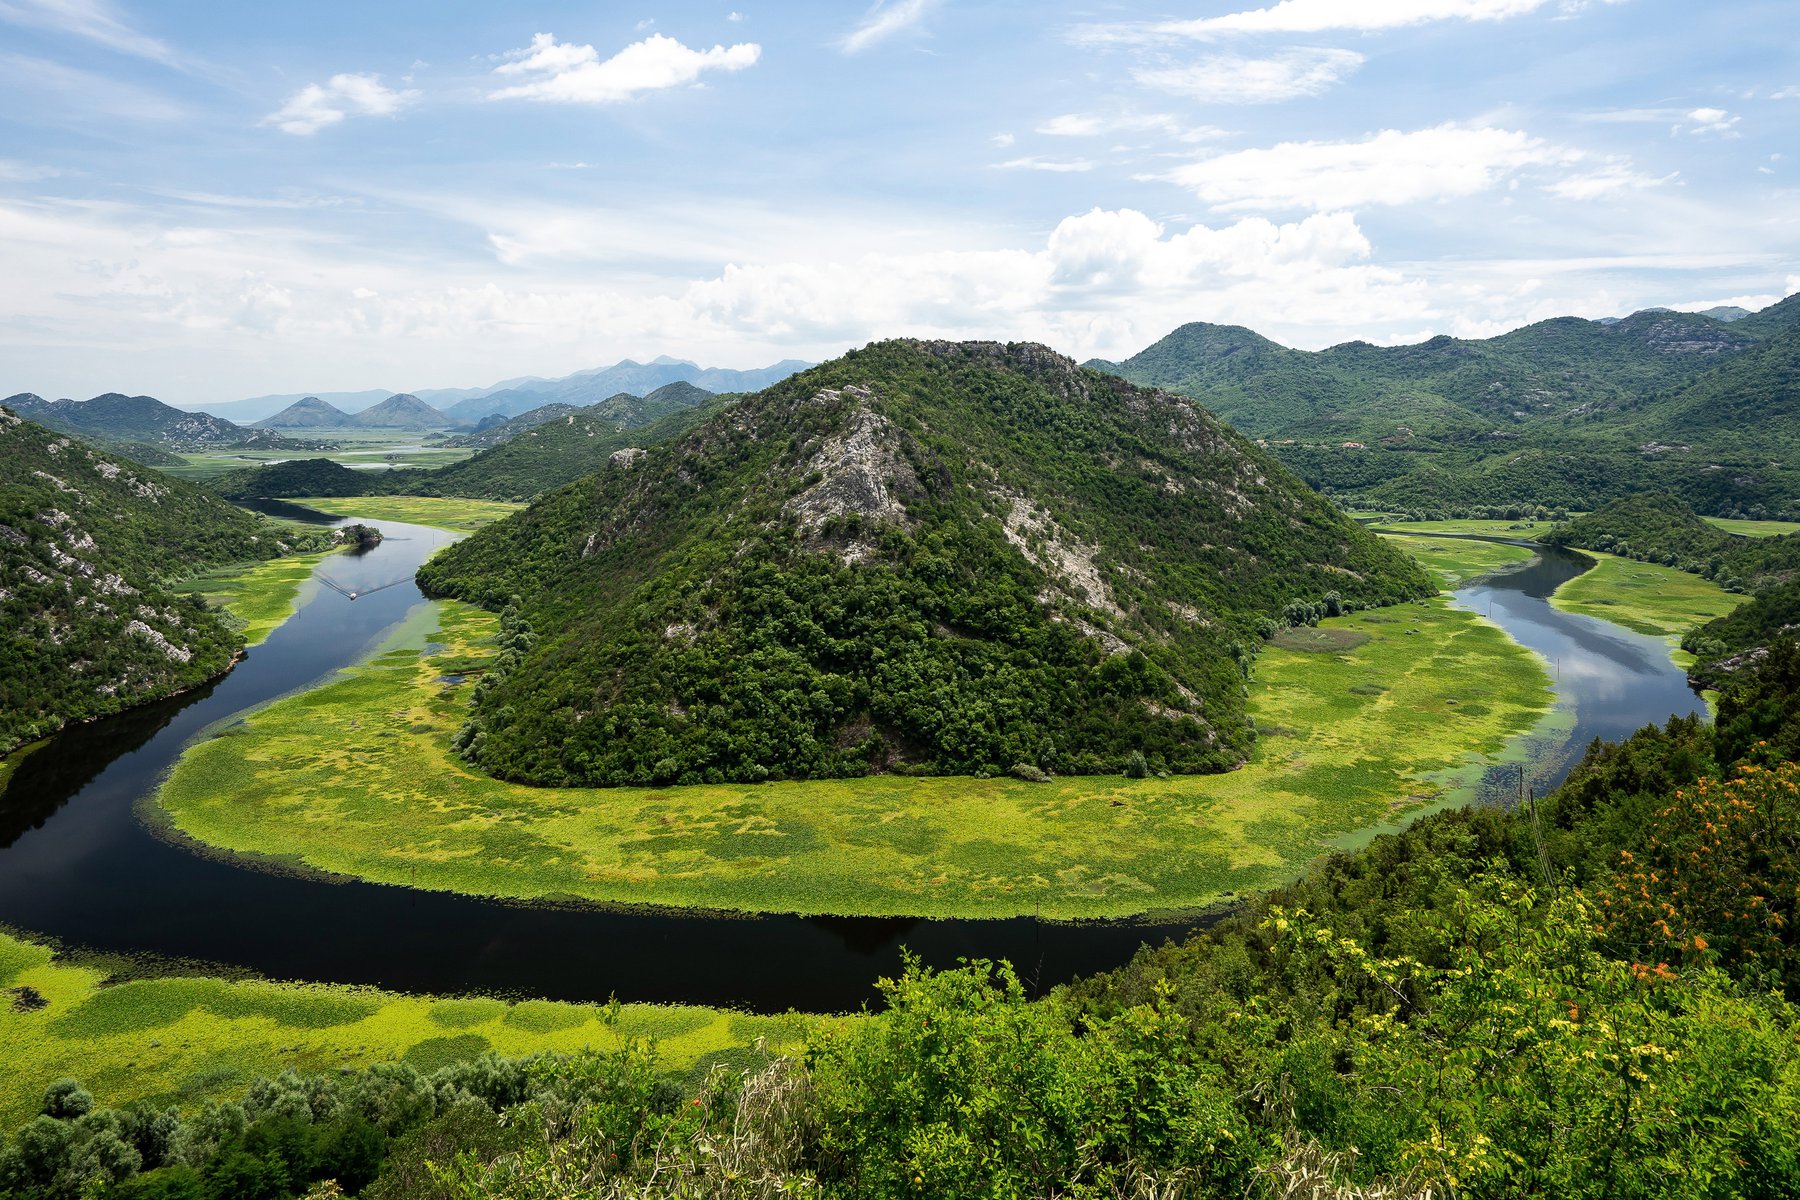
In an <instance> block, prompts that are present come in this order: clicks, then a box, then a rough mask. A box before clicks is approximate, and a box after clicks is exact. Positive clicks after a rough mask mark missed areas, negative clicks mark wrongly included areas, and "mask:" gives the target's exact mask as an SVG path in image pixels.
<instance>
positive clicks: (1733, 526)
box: [1700, 517, 1800, 538]
mask: <svg viewBox="0 0 1800 1200" xmlns="http://www.w3.org/2000/svg"><path fill="white" fill-rule="evenodd" d="M1700 519H1701V520H1702V521H1705V522H1706V523H1707V524H1708V525H1711V526H1712V527H1713V528H1714V529H1723V530H1724V531H1725V532H1726V533H1735V534H1737V535H1738V536H1739V537H1750V538H1768V537H1780V536H1782V535H1783V534H1787V533H1800V521H1740V520H1736V519H1734V518H1731V517H1701V518H1700Z"/></svg>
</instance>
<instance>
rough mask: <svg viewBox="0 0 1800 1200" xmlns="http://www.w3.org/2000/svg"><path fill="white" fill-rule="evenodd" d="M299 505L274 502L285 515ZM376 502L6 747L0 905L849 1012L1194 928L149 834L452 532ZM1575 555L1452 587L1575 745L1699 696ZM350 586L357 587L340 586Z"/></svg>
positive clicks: (20, 912) (477, 973)
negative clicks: (181, 655)
mask: <svg viewBox="0 0 1800 1200" xmlns="http://www.w3.org/2000/svg"><path fill="white" fill-rule="evenodd" d="M305 512H306V510H304V509H296V508H295V507H294V506H291V505H286V506H280V508H279V509H278V515H282V516H286V517H294V516H298V515H300V514H303V513H305ZM340 523H341V522H340ZM374 523H375V524H378V525H379V527H380V528H381V529H382V530H383V532H384V533H385V534H386V535H387V536H386V537H385V539H384V540H383V541H382V542H381V543H380V544H379V545H378V546H375V547H373V548H371V549H368V550H366V551H364V552H362V553H359V554H356V555H347V554H346V555H334V556H332V557H330V558H328V559H326V560H325V561H324V562H323V563H322V564H321V565H320V566H319V568H318V570H317V573H316V576H317V577H316V578H315V580H314V581H313V582H310V583H308V584H307V585H306V590H305V591H304V592H303V594H302V600H303V604H302V606H301V607H300V609H299V611H298V612H297V613H296V614H295V615H294V616H293V617H292V618H291V619H289V620H288V621H287V622H286V623H285V624H283V625H282V626H280V627H279V628H278V629H276V631H275V632H274V633H273V634H272V635H271V636H270V637H269V639H268V640H267V641H266V642H264V643H263V644H262V645H260V646H257V647H255V648H253V649H252V650H250V652H249V655H248V657H247V658H246V659H245V661H244V662H243V663H241V664H240V665H239V666H238V667H237V668H236V669H235V670H233V671H232V672H231V673H230V674H229V675H227V676H225V677H224V678H223V679H221V680H219V681H217V682H215V683H214V684H212V685H209V686H207V687H204V688H201V689H198V690H196V691H194V692H191V693H188V694H186V695H183V696H179V697H175V698H172V699H170V700H167V701H164V702H161V703H158V704H154V705H149V706H145V707H143V708H139V709H136V710H133V711H132V712H129V713H126V714H122V715H120V716H118V717H113V718H109V719H107V720H103V721H98V722H95V723H93V724H90V725H84V726H79V727H76V728H72V729H69V730H66V731H65V732H63V733H61V734H59V735H58V736H56V737H55V738H53V739H51V741H50V742H49V743H48V744H47V745H45V746H44V747H43V748H41V749H39V750H37V751H35V752H33V753H32V754H30V755H29V756H28V757H26V758H24V759H23V760H22V761H21V762H19V764H18V765H17V767H16V769H15V772H14V775H13V778H12V782H11V784H10V785H9V786H8V787H7V788H6V790H5V792H4V794H0V922H3V923H5V924H7V925H9V926H12V927H14V928H16V929H19V930H22V931H28V932H33V933H39V934H47V935H50V936H52V937H55V938H58V939H61V940H63V941H65V942H67V943H70V944H73V945H80V946H86V947H91V948H96V949H102V950H109V951H118V952H127V953H133V952H147V953H154V954H158V955H165V956H171V957H177V958H186V959H195V960H200V961H203V962H209V963H226V964H232V965H235V966H239V967H248V968H250V969H252V970H255V971H258V972H261V973H263V974H266V975H269V976H271V977H275V978H290V979H311V980H323V981H330V982H340V983H360V984H373V985H377V986H380V987H385V988H392V989H397V990H403V991H416V992H436V993H460V992H469V991H488V992H494V993H500V994H526V995H533V996H544V997H550V998H553V999H565V1000H605V999H607V998H608V997H609V996H614V995H616V996H617V997H618V998H619V999H620V1000H624V1001H634V1000H648V1001H680V1002H688V1003H699V1004H718V1005H728V1006H735V1007H739V1008H745V1009H750V1010H753V1011H761V1012H779V1011H784V1010H786V1009H789V1008H797V1009H801V1010H805V1011H814V1012H832V1011H845V1010H851V1009H855V1008H857V1007H859V1006H861V1005H862V1004H864V1003H866V1002H870V1001H872V1000H874V999H875V991H874V986H873V985H874V981H875V980H876V979H877V978H878V977H879V976H882V975H894V974H897V973H898V971H899V969H900V964H901V957H900V956H901V948H902V947H903V946H904V947H907V948H909V949H910V950H911V951H912V952H913V953H915V954H918V955H920V956H921V957H922V958H923V959H924V960H925V961H926V962H927V963H930V964H933V965H938V966H949V965H953V964H954V963H955V962H956V961H957V959H958V958H960V957H977V956H980V957H994V958H1002V957H1003V958H1007V959H1010V960H1011V961H1012V962H1013V963H1014V964H1015V966H1017V968H1018V969H1019V972H1020V974H1021V976H1022V977H1024V978H1025V979H1026V980H1028V981H1030V982H1031V983H1033V984H1034V985H1035V986H1039V987H1045V986H1049V985H1052V984H1055V983H1059V982H1062V981H1065V980H1068V979H1071V978H1073V977H1075V976H1078V975H1084V974H1091V973H1093V972H1096V971H1102V970H1108V969H1111V968H1113V967H1116V966H1119V965H1120V964H1122V963H1124V962H1125V961H1126V960H1127V959H1128V958H1129V957H1130V956H1131V954H1132V952H1133V951H1134V950H1135V949H1136V948H1137V946H1138V945H1139V944H1140V943H1142V942H1144V941H1146V940H1148V941H1161V940H1162V939H1163V938H1165V937H1179V936H1180V935H1182V934H1184V933H1186V932H1187V931H1189V930H1190V929H1192V928H1193V926H1194V923H1193V922H1191V921H1189V922H1178V923H1167V924H1155V925H1145V924H1137V923H1128V922H1099V923H1089V924H1078V925H1068V924H1052V923H1044V922H1039V921H1036V920H1034V919H1032V918H1029V917H1021V918H1015V919H1009V920H918V919H907V918H839V917H798V916H733V915H715V914H703V913H701V914H697V913H691V912H673V913H656V912H634V911H619V910H616V909H605V908H598V907H570V908H560V909H559V908H544V907H528V906H525V905H521V904H509V903H505V902H500V901H492V900H484V899H478V898H474V897H468V896H460V895H455V894H452V893H444V892H430V891H415V890H412V889H408V888H399V887H390V886H386V885H382V884H373V883H364V882H360V881H356V880H338V879H321V878H318V877H304V876H299V875H282V874H276V873H271V872H268V871H261V870H255V869H251V868H249V867H247V866H243V865H239V864H236V863H233V862H232V861H231V860H229V859H227V858H212V857H207V856H204V855H200V854H196V853H194V852H193V851H192V850H191V849H190V848H187V847H183V846H181V845H178V844H175V843H171V842H168V841H165V840H162V839H161V838H159V837H158V836H156V835H155V834H154V833H152V832H151V831H149V830H148V829H147V828H146V827H145V825H144V824H143V823H142V822H141V821H140V820H139V819H138V817H137V814H136V813H135V812H134V806H135V805H138V804H140V803H142V802H145V801H146V799H147V798H148V797H149V796H151V795H152V794H153V792H154V791H155V788H156V785H157V783H158V781H159V780H160V779H161V777H162V776H163V775H164V773H165V772H166V771H167V770H168V769H169V768H170V767H171V766H172V765H173V763H174V762H175V760H176V759H177V757H179V755H180V752H181V750H182V748H183V747H184V746H185V745H186V744H187V743H188V742H189V741H190V740H191V739H192V738H193V737H195V736H196V735H197V734H200V733H201V732H202V731H204V730H206V729H207V727H208V726H211V725H213V724H214V723H216V722H226V721H228V720H229V719H231V718H233V717H234V716H235V715H236V714H238V713H241V712H242V711H244V710H245V709H247V708H250V707H253V706H256V705H259V704H263V703H266V702H268V701H270V700H272V699H275V698H277V697H279V696H282V695H284V694H287V693H289V692H292V691H295V690H297V689H300V688H304V687H307V686H309V685H313V684H315V683H317V682H318V681H319V680H321V679H322V678H324V677H325V676H327V675H329V674H330V673H332V672H333V671H336V670H338V669H340V668H342V667H345V666H348V665H350V664H352V663H354V662H356V661H358V660H359V659H361V658H362V657H363V656H364V655H365V654H366V653H367V652H368V651H369V649H371V648H372V647H373V646H374V645H375V644H377V643H378V642H379V641H380V640H381V638H382V637H383V636H384V635H385V634H386V633H387V632H389V631H390V630H392V629H393V628H395V627H396V626H398V625H399V624H401V623H402V622H404V621H405V620H406V619H407V617H408V615H409V614H413V613H415V612H416V610H417V609H418V606H420V605H423V604H425V603H427V601H426V600H425V599H424V597H423V596H422V595H421V594H420V593H419V591H418V589H417V587H416V586H415V585H414V584H413V583H412V575H413V572H414V571H415V570H416V569H417V568H418V566H419V564H420V563H422V562H423V561H424V560H425V559H426V558H428V557H429V556H430V554H431V553H432V552H433V551H434V550H436V549H437V548H438V547H440V546H442V545H443V544H445V543H446V542H448V541H450V540H452V539H453V538H454V536H455V535H452V534H448V533H445V532H443V531H440V530H434V529H428V528H425V527H422V526H416V525H407V524H403V523H400V522H395V521H380V522H374ZM1591 565H1592V564H1591V560H1588V559H1585V558H1584V557H1582V556H1580V555H1575V554H1571V553H1569V552H1567V551H1560V550H1545V551H1543V552H1542V553H1541V554H1540V555H1539V557H1538V558H1536V559H1534V560H1533V561H1532V562H1531V563H1529V564H1526V565H1525V566H1524V567H1523V568H1522V569H1518V570H1511V571H1507V572H1504V573H1501V574H1498V575H1495V576H1493V577H1491V578H1489V579H1487V580H1485V581H1481V582H1478V583H1476V584H1474V585H1472V586H1470V587H1468V588H1465V589H1464V590H1463V591H1461V592H1459V593H1457V597H1456V602H1457V603H1458V604H1461V605H1463V606H1464V607H1467V608H1470V609H1473V610H1476V611H1480V612H1491V615H1492V618H1493V620H1494V621H1495V622H1496V623H1498V624H1500V625H1501V626H1503V627H1504V628H1505V629H1506V630H1507V631H1508V632H1509V633H1511V634H1512V635H1513V636H1514V637H1515V638H1517V639H1518V640H1519V641H1520V642H1521V643H1523V644H1524V645H1526V646H1529V647H1530V648H1532V649H1534V650H1536V651H1538V652H1539V653H1541V654H1543V655H1544V656H1545V658H1546V659H1547V660H1549V661H1551V662H1552V663H1553V664H1555V669H1556V670H1557V671H1558V672H1559V673H1560V683H1559V695H1560V696H1561V700H1562V703H1564V704H1566V705H1570V706H1572V707H1573V710H1574V714H1575V734H1574V737H1573V739H1572V743H1573V745H1575V746H1577V747H1579V746H1581V745H1584V744H1585V743H1586V742H1587V741H1588V740H1589V739H1591V738H1593V737H1606V738H1616V737H1619V736H1622V735H1623V734H1625V733H1629V732H1630V731H1631V730H1633V729H1635V728H1637V727H1638V726H1640V725H1642V724H1644V723H1646V722H1649V721H1663V720H1666V719H1667V718H1668V716H1669V715H1670V714H1671V713H1673V712H1689V711H1693V710H1694V708H1695V707H1696V705H1697V702H1696V701H1695V699H1694V697H1693V695H1692V693H1690V692H1688V691H1687V689H1686V686H1685V678H1684V677H1683V676H1682V674H1681V672H1679V671H1677V670H1675V669H1674V667H1673V666H1672V665H1671V664H1670V663H1669V661H1668V655H1667V653H1666V651H1665V648H1664V647H1663V646H1662V644H1661V643H1660V642H1658V641H1657V640H1656V639H1652V638H1645V637H1641V636H1639V635H1637V634H1633V633H1630V632H1628V631H1626V630H1623V629H1620V628H1618V627H1617V626H1614V625H1610V624H1608V623H1607V622H1604V621H1599V620H1596V619H1594V618H1591V617H1578V616H1571V615H1569V614H1565V613H1560V612H1557V611H1556V610H1555V609H1553V608H1551V607H1550V606H1549V605H1548V604H1547V603H1546V602H1545V598H1546V597H1547V596H1548V595H1549V594H1550V593H1551V592H1552V591H1554V589H1555V587H1556V586H1557V585H1558V584H1560V583H1561V582H1562V581H1564V580H1566V579H1569V578H1572V577H1573V576H1574V575H1576V574H1579V573H1580V572H1581V571H1582V570H1585V569H1586V568H1587V567H1588V566H1591ZM321 581H323V582H325V583H327V584H328V585H329V586H321ZM351 592H355V593H357V597H358V598H357V599H355V600H350V599H349V598H348V593H351ZM323 732H324V733H325V734H326V735H327V736H328V735H329V731H323ZM1564 770H1566V760H1557V761H1547V762H1545V763H1542V764H1539V770H1538V779H1539V781H1540V784H1549V783H1553V782H1555V781H1557V780H1560V779H1561V776H1562V773H1563V772H1564ZM1540 790H1542V788H1541V787H1540Z"/></svg>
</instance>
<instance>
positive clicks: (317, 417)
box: [256, 392, 457, 433]
mask: <svg viewBox="0 0 1800 1200" xmlns="http://www.w3.org/2000/svg"><path fill="white" fill-rule="evenodd" d="M256 424H258V425H259V426H262V427H263V428H266V429H386V430H407V431H412V432H419V433H423V432H425V431H427V430H432V429H449V428H451V427H452V426H454V425H456V424H457V422H455V421H453V420H451V419H450V418H449V417H448V416H446V415H444V414H443V413H441V412H439V411H438V410H437V409H435V408H433V407H431V405H429V404H427V403H425V402H424V401H423V400H421V399H419V398H418V397H417V396H413V395H408V394H407V393H405V392H402V393H400V394H399V395H395V396H389V397H388V398H387V399H386V400H383V401H382V402H381V403H379V404H376V405H373V406H372V407H370V408H365V409H364V410H362V411H361V412H358V413H346V412H344V411H343V410H342V409H340V408H338V407H337V406H336V405H334V404H330V403H328V402H327V401H324V400H321V399H320V398H319V397H317V396H305V397H302V398H301V399H299V400H296V401H295V402H294V403H292V404H290V405H288V406H287V407H286V408H284V409H282V410H281V411H280V412H278V413H276V414H275V415H274V416H272V417H268V418H266V419H264V420H261V421H258V422H256Z"/></svg>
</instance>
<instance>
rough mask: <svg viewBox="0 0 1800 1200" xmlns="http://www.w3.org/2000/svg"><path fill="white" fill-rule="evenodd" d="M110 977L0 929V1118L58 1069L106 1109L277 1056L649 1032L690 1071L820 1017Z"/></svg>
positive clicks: (33, 1102)
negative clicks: (0, 1062)
mask: <svg viewBox="0 0 1800 1200" xmlns="http://www.w3.org/2000/svg"><path fill="white" fill-rule="evenodd" d="M108 974H109V972H108V971H107V970H106V969H103V968H102V967H99V966H82V965H71V964H69V963H65V962H58V961H53V960H52V954H51V951H50V950H49V949H48V948H47V947H44V946H41V945H37V944H34V943H30V942H26V941H21V940H19V939H18V938H15V937H12V936H10V935H8V934H6V933H4V932H0V1046H4V1047H5V1048H6V1050H5V1063H6V1066H5V1069H4V1070H0V1128H4V1129H12V1128H15V1127H16V1126H18V1125H20V1124H21V1123H23V1122H24V1121H26V1120H28V1119H29V1118H30V1117H31V1116H32V1115H33V1114H34V1113H35V1112H36V1111H37V1107H38V1104H39V1103H40V1101H41V1100H42V1098H43V1094H44V1088H45V1087H46V1086H47V1085H48V1084H50V1083H51V1082H53V1081H54V1080H57V1079H62V1078H67V1077H73V1078H76V1079H79V1080H81V1081H82V1083H83V1084H85V1085H86V1086H87V1087H88V1089H89V1090H90V1091H92V1092H93V1093H94V1095H95V1097H96V1098H98V1100H99V1101H100V1102H101V1103H102V1104H108V1105H120V1104H125V1103H128V1102H130V1101H133V1100H146V1101H150V1102H152V1103H154V1104H156V1105H158V1106H162V1105H168V1104H178V1105H183V1106H191V1105H195V1104H198V1103H199V1102H200V1101H202V1100H206V1099H212V1098H219V1097H224V1096H230V1095H235V1094H240V1093H242V1091H243V1089H244V1087H245V1086H246V1085H247V1084H248V1083H249V1082H250V1080H252V1079H253V1078H255V1077H256V1076H259V1075H274V1074H278V1073H279V1072H280V1071H281V1070H283V1069H284V1068H287V1067H296V1068H299V1069H301V1070H309V1071H333V1070H337V1069H338V1068H341V1067H350V1068H355V1067H361V1066H367V1065H369V1064H371V1063H375V1062H383V1061H390V1060H395V1059H398V1060H402V1061H405V1062H409V1063H412V1064H413V1065H415V1066H417V1067H419V1068H420V1069H422V1070H434V1069H436V1068H437V1067H440V1066H443V1065H445V1064H447V1063H449V1062H453V1061H456V1060H458V1059H465V1058H474V1057H476V1056H477V1055H479V1054H482V1053H485V1052H486V1051H489V1050H493V1051H496V1052H498V1053H501V1054H506V1055H521V1054H531V1053H535V1052H537V1051H542V1050H578V1049H581V1048H583V1047H588V1046H591V1047H595V1048H599V1049H616V1048H617V1047H619V1046H620V1045H621V1044H622V1043H623V1042H624V1041H625V1039H627V1038H632V1037H636V1038H651V1037H654V1038H655V1039H657V1044H658V1047H659V1049H660V1051H661V1057H662V1060H663V1062H664V1063H666V1064H667V1065H668V1067H669V1068H670V1069H672V1070H677V1071H680V1070H688V1071H691V1072H693V1073H696V1074H697V1073H700V1072H704V1071H705V1070H706V1068H707V1066H708V1065H709V1064H710V1063H711V1062H714V1061H719V1060H721V1059H727V1060H729V1059H733V1058H739V1057H742V1056H743V1055H745V1054H746V1053H747V1050H748V1048H749V1047H750V1046H751V1045H752V1044H753V1043H754V1042H755V1041H756V1039H757V1038H765V1039H767V1043H768V1046H769V1049H771V1050H773V1051H775V1052H777V1053H780V1052H783V1051H789V1050H794V1049H796V1048H798V1046H799V1044H800V1043H801V1042H802V1041H804V1039H805V1037H806V1035H807V1033H808V1031H809V1030H810V1029H812V1028H813V1027H814V1026H816V1025H817V1024H818V1023H819V1022H820V1021H821V1020H824V1019H825V1018H818V1017H806V1016H800V1015H789V1016H782V1017H756V1016H750V1015H747V1014H743V1013H734V1012H729V1011H725V1010H722V1009H713V1008H699V1007H690V1006H673V1005H654V1004H626V1005H621V1006H620V1007H619V1008H618V1010H617V1013H616V1014H614V1013H612V1012H609V1011H608V1009H607V1008H606V1007H605V1006H603V1005H593V1004H559V1003H555V1002H552V1001H548V1000H525V1001H521V1002H516V1003H508V1002H506V1001H503V1000H494V999H486V998H468V999H439V998H434V997H431V996H403V995H396V994H393V993H390V992H381V991H376V990H373V989H368V988H352V987H334V986H329V985H325V984H293V983H266V982H260V981H229V980H223V979H213V978H206V977H194V976H174V977H166V978H147V979H139V980H135V981H131V982H126V983H117V984H109V983H108V981H107V980H108ZM27 989H28V990H27ZM9 993H10V994H9ZM40 1002H41V1003H40Z"/></svg>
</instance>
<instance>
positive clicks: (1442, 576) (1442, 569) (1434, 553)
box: [1381, 522, 1532, 592]
mask: <svg viewBox="0 0 1800 1200" xmlns="http://www.w3.org/2000/svg"><path fill="white" fill-rule="evenodd" d="M1468 523H1469V522H1444V524H1468ZM1381 536H1382V537H1384V538H1386V539H1387V540H1388V541H1390V542H1392V543H1394V544H1395V545H1397V546H1399V547H1400V548H1401V549H1402V550H1404V551H1406V552H1407V553H1408V554H1410V555H1412V556H1413V557H1414V558H1416V559H1418V560H1419V561H1420V562H1422V563H1424V564H1425V566H1426V567H1428V568H1430V570H1431V573H1432V574H1433V575H1436V576H1437V580H1438V586H1439V587H1441V588H1443V589H1444V590H1445V591H1447V592H1450V591H1455V590H1456V589H1457V588H1459V587H1461V586H1462V585H1463V584H1465V583H1468V582H1469V581H1470V580H1471V579H1478V578H1480V577H1481V576H1483V575H1487V574H1489V573H1491V572H1493V571H1495V570H1498V569H1499V568H1501V567H1508V566H1512V565H1513V564H1514V563H1522V562H1525V561H1526V560H1527V559H1529V558H1530V557H1531V556H1532V551H1531V550H1529V549H1527V548H1526V547H1524V546H1513V545H1509V544H1508V543H1506V542H1484V541H1478V540H1476V539H1474V538H1468V537H1429V536H1426V535H1423V534H1418V535H1408V534H1395V533H1383V534H1382V535H1381Z"/></svg>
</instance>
